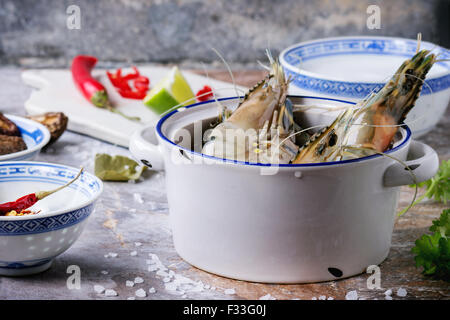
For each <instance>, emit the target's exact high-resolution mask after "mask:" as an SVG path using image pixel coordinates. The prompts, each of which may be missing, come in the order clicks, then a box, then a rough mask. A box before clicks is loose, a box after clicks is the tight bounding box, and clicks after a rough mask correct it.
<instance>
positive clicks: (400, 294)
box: [397, 288, 408, 297]
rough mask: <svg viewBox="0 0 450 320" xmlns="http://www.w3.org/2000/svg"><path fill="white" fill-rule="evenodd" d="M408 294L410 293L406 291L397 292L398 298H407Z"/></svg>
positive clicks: (401, 289)
mask: <svg viewBox="0 0 450 320" xmlns="http://www.w3.org/2000/svg"><path fill="white" fill-rule="evenodd" d="M407 294H408V292H406V289H403V288H399V289H398V290H397V296H399V297H406V295H407Z"/></svg>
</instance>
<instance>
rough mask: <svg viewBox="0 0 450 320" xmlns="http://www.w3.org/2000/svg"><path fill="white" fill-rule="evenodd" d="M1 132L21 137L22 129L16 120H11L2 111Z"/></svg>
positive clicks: (0, 115) (0, 119) (0, 117)
mask: <svg viewBox="0 0 450 320" xmlns="http://www.w3.org/2000/svg"><path fill="white" fill-rule="evenodd" d="M0 134H1V135H6V136H16V137H20V136H21V134H20V130H19V128H18V127H17V126H16V124H15V123H14V122H12V121H11V120H9V119H8V118H7V117H5V116H4V115H3V113H1V112H0Z"/></svg>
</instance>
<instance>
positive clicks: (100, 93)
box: [72, 56, 139, 120]
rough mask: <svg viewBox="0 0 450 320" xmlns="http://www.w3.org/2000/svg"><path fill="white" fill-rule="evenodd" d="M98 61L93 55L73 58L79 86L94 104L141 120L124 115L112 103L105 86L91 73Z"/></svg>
mask: <svg viewBox="0 0 450 320" xmlns="http://www.w3.org/2000/svg"><path fill="white" fill-rule="evenodd" d="M96 63H97V58H96V57H92V56H76V57H75V58H74V59H73V61H72V77H73V81H74V82H75V85H76V86H77V88H78V89H79V90H80V91H81V93H82V94H83V95H84V97H85V98H86V99H87V100H89V101H90V102H91V103H92V104H93V105H94V106H96V107H98V108H103V109H107V110H109V111H111V112H114V113H117V114H120V115H121V116H123V117H125V118H127V119H129V120H139V118H136V117H128V116H126V115H124V114H123V113H122V112H120V111H119V110H117V109H115V108H114V107H113V106H112V105H111V102H110V101H109V99H108V94H107V93H106V89H105V87H104V86H103V85H102V84H101V83H100V82H98V81H97V80H96V79H94V78H93V77H92V75H91V71H92V69H93V68H94V66H95V64H96Z"/></svg>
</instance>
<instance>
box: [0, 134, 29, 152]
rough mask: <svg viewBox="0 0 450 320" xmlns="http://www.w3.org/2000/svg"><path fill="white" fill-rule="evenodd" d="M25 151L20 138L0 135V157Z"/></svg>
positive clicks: (23, 143)
mask: <svg viewBox="0 0 450 320" xmlns="http://www.w3.org/2000/svg"><path fill="white" fill-rule="evenodd" d="M26 149H27V145H26V144H25V141H23V139H22V137H16V136H7V135H4V134H2V135H0V155H4V154H10V153H15V152H19V151H23V150H26Z"/></svg>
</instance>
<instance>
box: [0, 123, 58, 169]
mask: <svg viewBox="0 0 450 320" xmlns="http://www.w3.org/2000/svg"><path fill="white" fill-rule="evenodd" d="M5 116H6V117H7V118H8V119H9V120H11V121H12V122H14V123H15V124H16V126H17V127H18V128H19V130H20V132H21V133H22V138H23V140H24V141H25V144H26V145H27V149H26V150H23V151H19V152H15V153H10V154H5V155H0V161H22V160H33V159H35V158H36V156H37V155H38V154H39V152H40V151H41V149H42V148H43V147H45V145H46V144H47V143H48V142H49V141H50V132H49V131H48V129H47V128H46V127H45V126H43V125H42V124H40V123H39V122H36V121H33V120H30V119H26V118H22V117H18V116H12V115H9V114H5Z"/></svg>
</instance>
